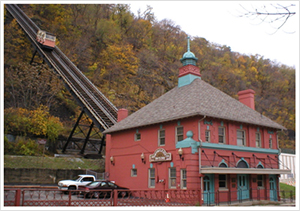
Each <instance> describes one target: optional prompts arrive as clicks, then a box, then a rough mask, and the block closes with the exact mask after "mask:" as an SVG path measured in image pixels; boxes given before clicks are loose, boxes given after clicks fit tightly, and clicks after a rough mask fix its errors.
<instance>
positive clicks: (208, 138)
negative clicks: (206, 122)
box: [205, 130, 210, 142]
mask: <svg viewBox="0 0 300 211" xmlns="http://www.w3.org/2000/svg"><path fill="white" fill-rule="evenodd" d="M205 141H206V142H210V130H206V131H205Z"/></svg>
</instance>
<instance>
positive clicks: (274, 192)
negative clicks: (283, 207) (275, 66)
mask: <svg viewBox="0 0 300 211" xmlns="http://www.w3.org/2000/svg"><path fill="white" fill-rule="evenodd" d="M269 183H270V201H277V186H276V177H275V175H270V176H269Z"/></svg>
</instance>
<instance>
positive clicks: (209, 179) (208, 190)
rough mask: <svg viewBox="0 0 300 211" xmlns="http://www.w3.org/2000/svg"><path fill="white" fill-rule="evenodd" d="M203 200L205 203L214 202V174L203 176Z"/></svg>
mask: <svg viewBox="0 0 300 211" xmlns="http://www.w3.org/2000/svg"><path fill="white" fill-rule="evenodd" d="M203 201H204V204H207V205H210V204H214V203H215V187H214V174H207V175H205V177H204V178H203Z"/></svg>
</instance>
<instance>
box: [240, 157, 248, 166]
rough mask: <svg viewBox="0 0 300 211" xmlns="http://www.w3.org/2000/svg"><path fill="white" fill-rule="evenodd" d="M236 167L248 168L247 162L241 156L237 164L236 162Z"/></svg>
mask: <svg viewBox="0 0 300 211" xmlns="http://www.w3.org/2000/svg"><path fill="white" fill-rule="evenodd" d="M237 168H249V165H248V163H247V162H246V161H245V160H244V159H243V158H242V159H241V160H240V161H239V162H238V164H237Z"/></svg>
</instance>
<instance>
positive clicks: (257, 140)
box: [255, 132, 261, 148]
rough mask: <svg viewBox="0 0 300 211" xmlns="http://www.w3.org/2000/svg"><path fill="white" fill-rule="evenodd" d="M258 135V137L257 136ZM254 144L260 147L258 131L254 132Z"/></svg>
mask: <svg viewBox="0 0 300 211" xmlns="http://www.w3.org/2000/svg"><path fill="white" fill-rule="evenodd" d="M257 135H258V137H257ZM255 146H256V147H259V148H261V135H260V132H256V133H255Z"/></svg>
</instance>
